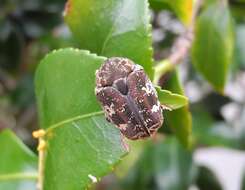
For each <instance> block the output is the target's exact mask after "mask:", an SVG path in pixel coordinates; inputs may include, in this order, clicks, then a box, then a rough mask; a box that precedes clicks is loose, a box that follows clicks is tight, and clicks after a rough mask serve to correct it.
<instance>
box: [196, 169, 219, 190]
mask: <svg viewBox="0 0 245 190" xmlns="http://www.w3.org/2000/svg"><path fill="white" fill-rule="evenodd" d="M196 185H197V187H198V189H200V190H210V189H212V190H222V186H221V184H220V182H219V180H218V178H217V177H216V176H215V174H214V173H213V172H212V171H211V170H210V169H209V168H207V167H205V166H199V167H198V175H197V179H196Z"/></svg>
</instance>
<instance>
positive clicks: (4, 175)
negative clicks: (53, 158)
mask: <svg viewBox="0 0 245 190" xmlns="http://www.w3.org/2000/svg"><path fill="white" fill-rule="evenodd" d="M0 151H1V153H0V155H1V156H0V189H4V190H13V189H19V188H24V187H26V189H30V190H31V189H35V187H36V178H37V168H36V167H37V157H36V156H35V155H34V154H33V153H32V152H31V151H30V150H29V149H28V148H27V147H26V146H25V145H24V144H23V143H22V142H21V140H20V139H18V137H16V136H15V135H14V134H13V133H12V132H11V131H10V130H9V129H5V130H3V131H2V132H0Z"/></svg>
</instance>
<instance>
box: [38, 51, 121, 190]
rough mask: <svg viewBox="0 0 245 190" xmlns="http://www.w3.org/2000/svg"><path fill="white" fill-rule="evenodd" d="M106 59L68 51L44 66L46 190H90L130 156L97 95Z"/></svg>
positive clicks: (40, 97) (40, 73)
mask: <svg viewBox="0 0 245 190" xmlns="http://www.w3.org/2000/svg"><path fill="white" fill-rule="evenodd" d="M104 60H105V58H104V57H98V56H96V55H95V54H90V53H89V52H88V51H80V50H74V49H63V50H58V51H56V52H53V53H50V54H49V55H48V56H46V58H44V59H43V60H42V62H41V63H40V65H39V68H38V70H37V73H36V78H35V82H36V95H37V102H38V110H39V116H40V122H41V126H42V127H43V128H45V129H46V130H47V139H46V140H47V144H48V146H47V151H46V162H45V179H44V189H46V190H49V189H51V190H53V189H59V190H62V189H64V190H66V189H73V190H76V189H85V188H86V187H88V186H89V185H90V184H91V183H92V182H93V181H94V180H95V179H97V180H99V178H100V177H102V176H103V175H105V174H107V173H108V172H110V171H111V170H112V169H113V167H114V166H115V164H116V163H118V162H119V161H120V159H121V157H122V156H123V155H125V153H126V150H125V147H124V146H123V144H122V141H121V138H120V133H119V130H118V129H116V128H115V127H114V126H112V125H110V124H109V123H108V122H107V121H105V119H104V114H103V112H101V109H100V106H99V105H98V103H97V101H96V97H95V94H94V87H95V71H96V69H98V68H99V67H100V64H101V63H102V62H103V61H104ZM93 178H94V179H93Z"/></svg>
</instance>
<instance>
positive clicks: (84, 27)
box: [65, 0, 153, 77]
mask: <svg viewBox="0 0 245 190" xmlns="http://www.w3.org/2000/svg"><path fill="white" fill-rule="evenodd" d="M65 21H66V22H67V24H68V25H69V27H70V29H71V31H72V33H73V34H74V36H75V38H76V39H77V41H78V42H79V44H80V47H81V48H82V49H88V50H90V51H91V52H93V53H97V54H98V55H103V56H106V57H114V56H120V57H127V58H129V59H132V60H133V61H134V62H135V63H137V64H140V65H142V66H143V67H144V69H145V70H146V72H147V74H148V75H149V76H150V77H152V54H153V52H152V46H151V43H152V41H151V26H150V24H149V22H150V16H149V10H148V0H134V1H131V0H124V1H115V0H103V1H97V0H68V3H67V6H66V9H65Z"/></svg>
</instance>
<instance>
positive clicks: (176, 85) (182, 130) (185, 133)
mask: <svg viewBox="0 0 245 190" xmlns="http://www.w3.org/2000/svg"><path fill="white" fill-rule="evenodd" d="M164 88H165V89H167V90H170V91H172V92H173V93H177V94H184V92H183V89H182V85H181V84H180V81H179V77H178V74H177V72H176V71H174V72H173V74H172V76H171V77H170V79H168V81H167V82H166V84H164ZM164 115H165V121H166V123H167V126H169V127H170V128H171V129H172V130H173V131H174V132H175V134H176V136H177V137H178V139H179V140H180V142H181V143H182V144H183V145H184V146H185V147H189V146H190V145H191V131H192V119H191V114H190V112H189V108H188V105H186V106H184V107H182V108H180V109H177V110H173V111H171V112H164ZM163 127H164V126H163Z"/></svg>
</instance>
